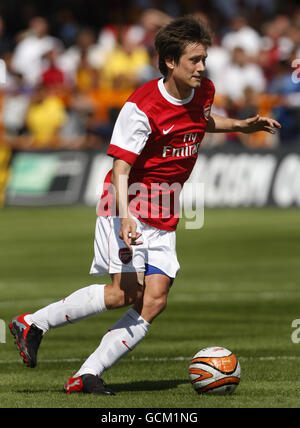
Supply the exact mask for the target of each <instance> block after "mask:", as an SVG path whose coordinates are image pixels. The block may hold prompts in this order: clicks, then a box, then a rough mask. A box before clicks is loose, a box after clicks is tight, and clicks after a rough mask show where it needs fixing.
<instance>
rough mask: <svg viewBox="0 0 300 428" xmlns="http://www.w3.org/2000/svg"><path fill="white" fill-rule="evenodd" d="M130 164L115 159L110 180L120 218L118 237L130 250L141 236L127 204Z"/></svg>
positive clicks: (138, 243) (137, 243)
mask: <svg viewBox="0 0 300 428" xmlns="http://www.w3.org/2000/svg"><path fill="white" fill-rule="evenodd" d="M131 167H132V165H131V164H130V163H128V162H126V161H124V160H122V159H115V160H114V164H113V169H112V176H111V182H112V184H113V185H114V188H115V195H116V204H117V209H118V212H119V217H120V219H121V228H120V234H119V237H120V238H121V239H123V241H124V243H125V244H126V246H127V248H129V250H130V251H132V247H131V246H132V245H140V244H141V242H138V241H137V239H138V238H139V237H140V236H141V234H140V233H137V231H136V222H135V221H134V220H133V218H132V217H131V215H130V212H129V206H128V179H129V173H130V170H131Z"/></svg>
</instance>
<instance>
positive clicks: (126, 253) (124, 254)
mask: <svg viewBox="0 0 300 428" xmlns="http://www.w3.org/2000/svg"><path fill="white" fill-rule="evenodd" d="M119 259H120V260H121V262H122V263H124V264H125V265H127V264H128V263H129V262H131V260H132V253H131V251H130V250H129V249H128V248H120V250H119Z"/></svg>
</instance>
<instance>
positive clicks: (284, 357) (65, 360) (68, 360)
mask: <svg viewBox="0 0 300 428" xmlns="http://www.w3.org/2000/svg"><path fill="white" fill-rule="evenodd" d="M191 358H192V357H172V358H170V357H157V358H155V357H138V358H135V357H131V358H127V359H125V360H123V362H147V361H149V362H168V361H190V360H191ZM299 359H300V356H288V355H281V356H280V355H278V356H268V357H239V360H240V361H278V360H282V361H297V360H299ZM83 361H85V359H83V358H60V359H58V358H57V359H56V358H53V359H42V360H39V363H46V364H57V363H80V362H83ZM18 363H21V364H22V360H21V359H20V360H10V361H7V360H0V364H18Z"/></svg>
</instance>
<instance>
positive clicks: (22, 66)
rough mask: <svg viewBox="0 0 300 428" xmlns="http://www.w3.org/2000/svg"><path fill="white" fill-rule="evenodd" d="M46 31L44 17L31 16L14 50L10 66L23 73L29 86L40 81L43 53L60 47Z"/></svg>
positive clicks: (47, 29) (58, 42)
mask: <svg viewBox="0 0 300 428" xmlns="http://www.w3.org/2000/svg"><path fill="white" fill-rule="evenodd" d="M48 31H49V27H48V22H47V20H46V19H45V18H42V17H39V16H36V17H34V18H32V19H31V20H30V23H29V28H28V30H27V31H25V32H24V33H23V34H22V36H21V40H20V41H19V42H18V43H17V45H16V48H15V50H14V55H13V59H12V66H13V68H14V70H15V71H16V72H18V73H21V74H23V76H24V79H25V82H26V83H27V84H28V85H29V86H31V87H34V86H35V85H37V84H38V83H40V79H41V75H42V72H43V57H44V55H45V53H47V52H49V51H50V50H52V49H61V48H62V43H61V42H60V41H59V40H58V39H56V38H54V37H52V36H50V35H49V33H48Z"/></svg>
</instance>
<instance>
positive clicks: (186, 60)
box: [170, 43, 207, 90]
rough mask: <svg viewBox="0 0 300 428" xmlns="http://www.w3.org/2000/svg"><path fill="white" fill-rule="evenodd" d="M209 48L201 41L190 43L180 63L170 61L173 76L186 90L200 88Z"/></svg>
mask: <svg viewBox="0 0 300 428" xmlns="http://www.w3.org/2000/svg"><path fill="white" fill-rule="evenodd" d="M206 58H207V48H206V46H204V45H202V44H201V43H190V44H189V45H187V47H186V48H185V50H184V52H183V54H182V56H181V57H180V60H179V63H178V64H176V63H175V62H174V61H172V62H170V64H171V69H172V78H173V79H174V81H175V82H176V84H177V85H179V86H181V87H182V88H184V87H186V90H191V89H192V88H199V87H200V85H201V80H202V77H203V75H204V72H205V61H206Z"/></svg>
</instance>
